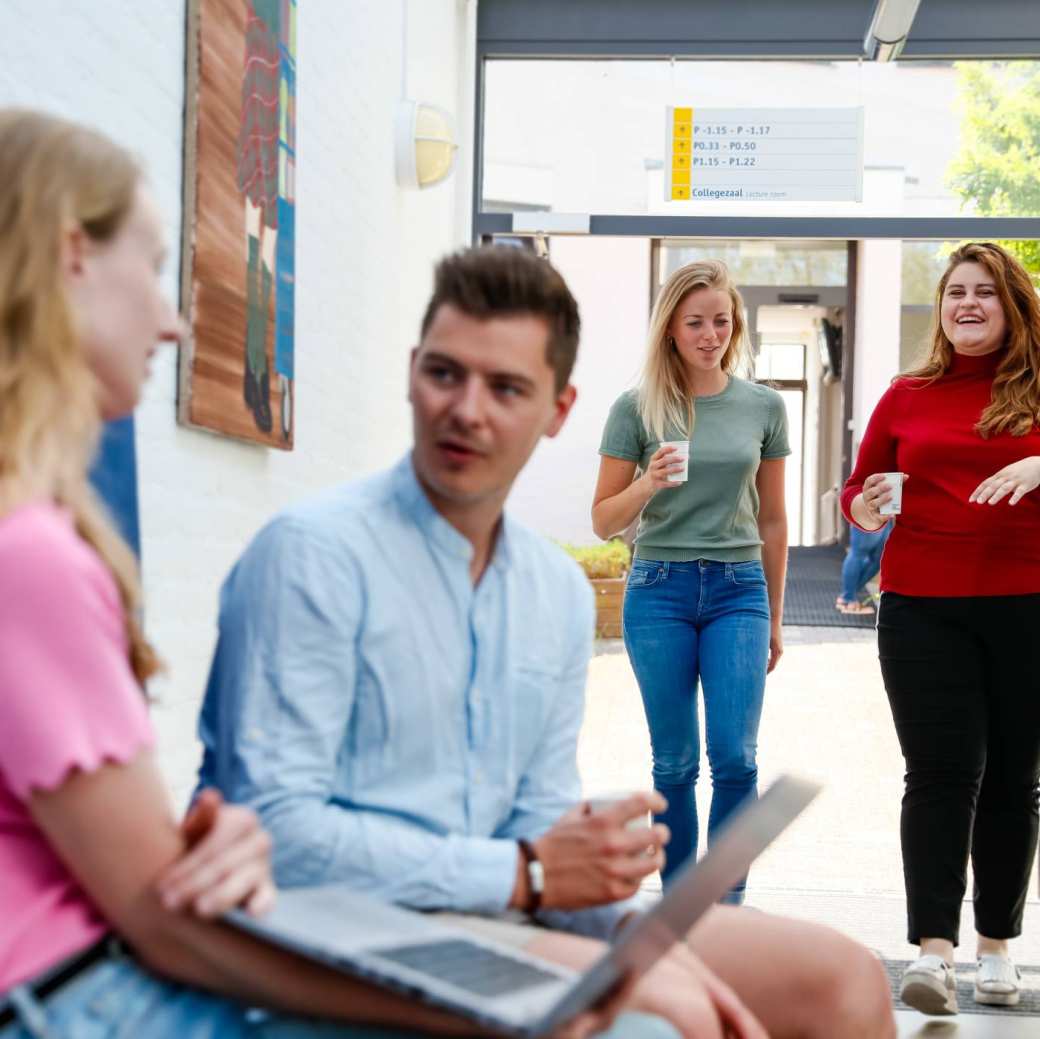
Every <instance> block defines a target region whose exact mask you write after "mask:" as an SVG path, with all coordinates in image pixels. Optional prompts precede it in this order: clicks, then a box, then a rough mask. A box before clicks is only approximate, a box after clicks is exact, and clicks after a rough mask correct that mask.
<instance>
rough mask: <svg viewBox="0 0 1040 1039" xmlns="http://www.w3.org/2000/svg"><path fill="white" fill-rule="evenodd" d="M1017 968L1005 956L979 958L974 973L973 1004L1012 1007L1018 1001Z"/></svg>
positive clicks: (1018, 978) (1018, 981)
mask: <svg viewBox="0 0 1040 1039" xmlns="http://www.w3.org/2000/svg"><path fill="white" fill-rule="evenodd" d="M1020 981H1021V978H1020V977H1019V973H1018V968H1017V967H1016V966H1015V965H1014V964H1013V963H1012V962H1011V961H1010V960H1009V959H1008V958H1007V957H1006V956H994V955H987V956H980V957H979V962H978V967H977V969H976V971H975V1002H976V1003H987V1004H989V1005H991V1006H1002V1007H1013V1006H1014V1005H1015V1004H1016V1003H1017V1002H1018V999H1019V996H1020V994H1021V993H1020V992H1019V983H1020Z"/></svg>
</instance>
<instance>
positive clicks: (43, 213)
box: [0, 109, 158, 684]
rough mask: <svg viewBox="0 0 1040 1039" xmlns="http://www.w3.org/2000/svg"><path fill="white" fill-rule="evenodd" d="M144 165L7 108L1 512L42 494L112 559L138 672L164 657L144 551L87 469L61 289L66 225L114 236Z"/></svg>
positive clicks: (71, 127) (77, 378) (88, 450)
mask: <svg viewBox="0 0 1040 1039" xmlns="http://www.w3.org/2000/svg"><path fill="white" fill-rule="evenodd" d="M139 179H140V170H139V168H138V166H137V164H136V163H135V162H134V161H133V159H132V158H131V157H130V156H129V155H128V154H127V153H126V152H125V151H124V150H123V149H122V148H120V147H118V146H117V145H115V144H114V143H113V142H112V141H110V140H109V139H108V138H107V137H105V136H103V135H102V134H100V133H97V132H95V131H92V130H89V129H86V128H85V127H82V126H78V125H76V124H75V123H71V122H67V121H65V120H63V119H58V118H56V117H53V116H49V115H43V114H41V113H38V112H30V111H22V110H17V109H2V110H0V243H2V244H0V515H6V514H7V513H9V512H11V511H12V510H13V509H15V508H17V507H18V506H20V505H23V504H25V503H26V502H29V501H34V500H39V499H47V500H50V501H53V502H55V503H56V504H58V505H60V506H63V507H64V508H66V509H68V511H69V512H70V513H71V515H72V517H73V519H74V522H75V526H76V530H77V532H78V533H79V535H80V537H82V538H83V540H84V541H86V542H87V543H88V544H89V545H91V546H92V547H93V548H94V550H95V551H96V552H97V553H98V555H99V556H100V557H101V559H102V560H103V562H104V563H105V564H106V565H107V566H108V568H109V570H111V572H112V575H113V577H114V578H115V581H116V584H117V586H118V588H119V593H120V596H121V598H122V602H123V607H124V610H125V613H126V625H127V637H128V643H129V657H130V664H131V667H132V669H133V672H134V674H135V675H136V677H137V679H138V681H139V682H141V683H142V684H143V683H144V680H145V679H146V678H147V677H148V676H149V675H151V674H152V673H154V672H155V671H156V669H157V667H158V660H157V658H156V656H155V653H154V652H153V650H152V648H151V647H150V646H149V645H148V643H147V641H146V640H145V638H144V635H143V633H142V631H141V629H140V626H139V624H138V622H137V619H136V616H137V612H138V610H139V607H140V599H141V595H140V584H139V580H138V574H137V562H136V560H135V559H134V555H133V553H132V552H131V551H130V549H129V548H128V547H127V545H126V543H125V542H124V541H123V540H122V538H121V537H120V536H119V535H118V534H117V533H116V531H115V528H114V527H113V526H112V524H111V522H110V521H109V519H108V518H107V517H106V515H105V512H104V509H103V508H102V506H101V505H100V503H99V502H98V500H97V498H96V496H95V495H94V493H93V491H92V490H91V487H90V484H89V482H88V480H87V470H88V468H89V465H90V463H91V460H92V458H93V456H94V453H95V450H96V448H97V443H98V437H99V435H100V430H101V415H100V412H99V408H98V392H97V389H98V388H97V382H96V379H95V377H94V375H93V373H92V372H91V370H90V368H89V367H88V364H87V359H86V357H85V355H84V351H83V348H82V345H81V343H80V340H79V338H78V336H77V334H76V330H75V327H74V322H73V316H72V314H71V313H70V310H69V306H68V304H67V301H66V297H65V289H64V283H63V275H62V268H61V250H62V236H63V234H65V233H66V231H67V229H68V228H69V227H70V226H79V227H81V228H82V229H83V231H84V232H85V234H86V235H87V236H88V237H89V238H91V239H93V240H95V241H98V242H104V241H107V240H110V239H111V238H112V237H113V236H114V235H115V233H116V232H117V231H118V230H119V228H120V227H121V226H122V223H123V221H124V220H125V218H126V216H127V214H128V212H129V211H130V208H131V206H132V204H133V199H134V194H135V190H136V187H137V184H138V181H139Z"/></svg>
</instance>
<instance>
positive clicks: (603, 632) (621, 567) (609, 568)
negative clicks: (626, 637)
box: [563, 538, 632, 639]
mask: <svg viewBox="0 0 1040 1039" xmlns="http://www.w3.org/2000/svg"><path fill="white" fill-rule="evenodd" d="M563 548H564V549H565V551H566V552H567V553H568V554H569V555H571V556H572V557H573V558H574V559H575V560H577V562H578V565H579V566H580V567H581V568H582V570H584V571H585V576H586V577H587V578H588V579H589V583H590V584H591V585H592V588H593V590H594V591H595V593H596V638H600V639H619V638H621V607H622V605H623V603H624V600H625V577H626V576H627V574H628V568H629V566H630V565H631V562H632V552H631V551H630V549H629V547H628V545H626V544H625V542H624V541H622V540H621V539H620V538H614V539H612V540H611V541H607V542H604V543H603V544H601V545H564V546H563Z"/></svg>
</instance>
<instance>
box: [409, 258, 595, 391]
mask: <svg viewBox="0 0 1040 1039" xmlns="http://www.w3.org/2000/svg"><path fill="white" fill-rule="evenodd" d="M444 303H450V304H451V305H452V306H453V307H456V308H458V309H459V310H461V311H462V313H464V314H467V315H469V316H470V317H474V318H477V319H478V320H481V321H483V320H487V319H489V318H494V317H510V316H518V315H522V314H533V315H535V316H537V317H541V318H544V319H545V321H546V324H547V325H548V326H549V341H548V344H547V346H546V350H545V358H546V360H547V361H548V362H549V365H550V366H551V367H552V369H553V372H554V373H555V376H556V392H557V393H559V392H560V390H562V389H563V388H564V386H566V385H567V383H568V381H569V380H570V377H571V371H572V370H573V369H574V359H575V357H576V356H577V353H578V337H579V333H580V331H581V318H580V317H579V316H578V304H577V302H576V301H575V299H574V297H573V296H572V295H571V290H570V289H568V288H567V283H566V282H565V281H564V280H563V278H562V277H561V276H560V273H559V272H558V271H557V270H556V268H554V267H553V266H552V265H551V264H550V263H549V262H548V261H547V260H542V259H539V258H538V257H537V256H535V255H534V254H533V253H530V252H528V251H527V250H526V249H518V248H515V247H513V246H506V245H486V246H477V247H474V248H471V249H463V250H460V251H459V252H456V253H452V254H451V255H450V256H446V257H444V259H443V260H441V261H440V263H438V264H437V269H436V271H435V272H434V281H433V295H432V296H431V297H430V302H429V303H428V304H427V306H426V313H425V314H424V315H423V320H422V328H421V336H425V335H426V333H427V332H428V331H429V328H430V325H431V324H433V318H434V315H435V314H436V313H437V311H438V309H439V308H440V307H441V305H442V304H444Z"/></svg>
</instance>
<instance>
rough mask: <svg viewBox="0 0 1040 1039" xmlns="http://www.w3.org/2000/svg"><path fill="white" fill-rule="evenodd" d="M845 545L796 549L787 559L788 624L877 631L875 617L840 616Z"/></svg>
mask: <svg viewBox="0 0 1040 1039" xmlns="http://www.w3.org/2000/svg"><path fill="white" fill-rule="evenodd" d="M844 558H845V549H844V548H842V546H841V545H813V546H801V545H799V546H796V547H794V548H792V549H791V550H790V551H789V552H788V556H787V587H786V590H785V591H784V624H800V625H804V626H805V627H809V628H873V627H874V614H873V613H871V614H849V613H840V612H839V611H838V609H837V607H836V606H835V605H834V600H835V599H837V597H838V593H839V592H840V591H841V564H842V560H844Z"/></svg>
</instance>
